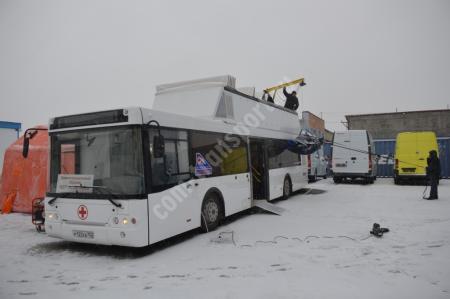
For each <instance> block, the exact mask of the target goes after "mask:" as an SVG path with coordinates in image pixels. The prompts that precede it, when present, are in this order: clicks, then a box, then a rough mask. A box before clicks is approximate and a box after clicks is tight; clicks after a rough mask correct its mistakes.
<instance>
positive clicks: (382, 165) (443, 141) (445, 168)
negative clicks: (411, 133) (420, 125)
mask: <svg viewBox="0 0 450 299" xmlns="http://www.w3.org/2000/svg"><path fill="white" fill-rule="evenodd" d="M438 145H439V159H440V160H441V174H442V177H443V178H446V179H448V178H450V138H438ZM375 152H376V153H377V154H378V155H391V156H394V154H395V140H375ZM377 176H378V177H393V176H394V161H393V160H392V159H380V160H379V161H378V171H377Z"/></svg>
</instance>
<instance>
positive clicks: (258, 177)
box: [249, 138, 269, 199]
mask: <svg viewBox="0 0 450 299" xmlns="http://www.w3.org/2000/svg"><path fill="white" fill-rule="evenodd" d="M249 147H250V150H249V153H250V167H251V168H250V170H251V175H252V195H253V199H268V194H269V193H268V189H269V188H268V186H269V175H268V169H267V155H266V150H265V146H264V140H262V139H255V138H250V145H249Z"/></svg>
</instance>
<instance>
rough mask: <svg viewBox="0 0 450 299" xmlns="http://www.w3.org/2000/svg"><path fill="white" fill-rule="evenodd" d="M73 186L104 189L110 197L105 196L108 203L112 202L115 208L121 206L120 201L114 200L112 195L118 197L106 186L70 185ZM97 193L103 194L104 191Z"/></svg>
mask: <svg viewBox="0 0 450 299" xmlns="http://www.w3.org/2000/svg"><path fill="white" fill-rule="evenodd" d="M70 187H73V188H82V189H92V190H104V191H106V194H107V195H109V196H110V197H108V198H106V199H107V200H109V202H110V203H112V204H113V205H114V206H115V207H117V208H121V207H122V204H121V203H117V202H115V201H114V200H113V199H112V197H114V198H118V196H117V195H116V194H114V193H112V191H111V190H110V189H109V188H108V187H106V186H83V185H76V186H70ZM98 194H104V193H98Z"/></svg>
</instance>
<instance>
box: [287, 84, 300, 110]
mask: <svg viewBox="0 0 450 299" xmlns="http://www.w3.org/2000/svg"><path fill="white" fill-rule="evenodd" d="M283 93H284V96H285V97H286V102H285V104H284V108H288V109H291V110H294V111H296V110H297V108H298V106H299V105H298V98H297V92H295V91H293V92H292V93H288V92H287V91H286V87H284V88H283Z"/></svg>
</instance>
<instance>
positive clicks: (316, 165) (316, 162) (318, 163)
mask: <svg viewBox="0 0 450 299" xmlns="http://www.w3.org/2000/svg"><path fill="white" fill-rule="evenodd" d="M307 157H308V182H310V183H311V182H315V181H317V178H318V177H322V178H324V179H326V178H327V168H328V161H327V160H326V159H325V157H324V155H323V147H321V148H320V149H319V150H317V151H316V152H314V153H312V154H310V155H308V156H307Z"/></svg>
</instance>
